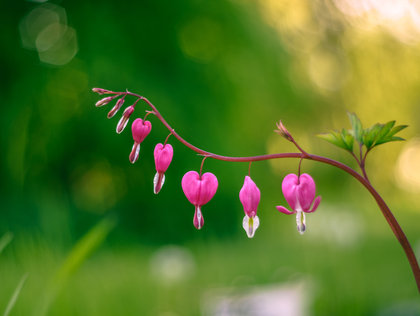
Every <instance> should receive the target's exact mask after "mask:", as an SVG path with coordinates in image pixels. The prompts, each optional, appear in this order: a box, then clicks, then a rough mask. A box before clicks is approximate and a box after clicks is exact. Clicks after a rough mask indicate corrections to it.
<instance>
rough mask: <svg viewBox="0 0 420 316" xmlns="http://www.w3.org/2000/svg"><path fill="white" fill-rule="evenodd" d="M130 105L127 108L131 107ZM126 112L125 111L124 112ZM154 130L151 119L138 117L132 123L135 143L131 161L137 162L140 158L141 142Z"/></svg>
mask: <svg viewBox="0 0 420 316" xmlns="http://www.w3.org/2000/svg"><path fill="white" fill-rule="evenodd" d="M129 108H130V107H128V108H127V109H129ZM124 113H125V112H124ZM151 130H152V123H150V122H149V121H143V120H142V119H141V118H138V119H136V120H135V121H134V122H133V125H131V131H132V133H133V139H134V145H133V148H132V150H131V153H130V157H129V158H130V161H131V163H135V162H136V161H137V159H138V158H139V153H140V143H141V142H142V141H143V140H144V139H145V138H146V136H147V135H149V133H150V131H151Z"/></svg>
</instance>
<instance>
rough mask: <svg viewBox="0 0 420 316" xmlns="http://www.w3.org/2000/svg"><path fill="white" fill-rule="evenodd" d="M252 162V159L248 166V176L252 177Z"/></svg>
mask: <svg viewBox="0 0 420 316" xmlns="http://www.w3.org/2000/svg"><path fill="white" fill-rule="evenodd" d="M251 164H252V161H250V162H249V166H248V177H250V178H251Z"/></svg>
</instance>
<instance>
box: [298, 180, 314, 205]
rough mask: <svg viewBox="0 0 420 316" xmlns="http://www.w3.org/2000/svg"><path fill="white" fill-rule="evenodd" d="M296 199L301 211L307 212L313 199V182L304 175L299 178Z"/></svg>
mask: <svg viewBox="0 0 420 316" xmlns="http://www.w3.org/2000/svg"><path fill="white" fill-rule="evenodd" d="M296 197H297V199H298V201H299V204H300V206H301V207H302V211H304V212H307V211H309V209H310V208H311V205H312V202H313V201H314V198H315V182H314V180H313V179H312V177H311V176H310V175H308V174H306V173H304V174H302V175H301V176H300V177H299V185H298V186H297V188H296Z"/></svg>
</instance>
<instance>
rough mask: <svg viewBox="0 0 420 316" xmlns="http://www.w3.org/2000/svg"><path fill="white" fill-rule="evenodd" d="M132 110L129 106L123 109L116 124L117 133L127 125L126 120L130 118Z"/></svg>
mask: <svg viewBox="0 0 420 316" xmlns="http://www.w3.org/2000/svg"><path fill="white" fill-rule="evenodd" d="M133 112H134V107H133V106H129V107H128V108H126V109H125V110H124V113H123V115H122V117H121V119H120V121H119V122H118V124H117V133H118V134H121V132H122V131H123V130H124V128H125V127H126V126H127V123H128V120H129V119H130V116H131V114H133Z"/></svg>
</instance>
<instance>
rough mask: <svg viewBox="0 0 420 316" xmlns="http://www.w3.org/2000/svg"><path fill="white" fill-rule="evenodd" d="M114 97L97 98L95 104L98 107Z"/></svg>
mask: <svg viewBox="0 0 420 316" xmlns="http://www.w3.org/2000/svg"><path fill="white" fill-rule="evenodd" d="M113 98H114V97H106V98H103V99H102V100H99V101H98V102H96V104H95V106H97V107H100V106H103V105H105V104H108V103H109V102H110V101H111V100H112V99H113Z"/></svg>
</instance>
